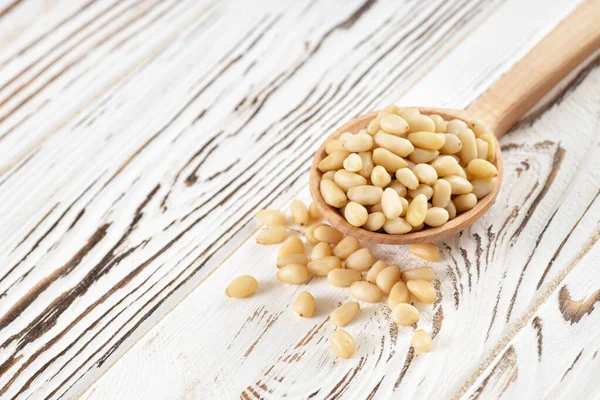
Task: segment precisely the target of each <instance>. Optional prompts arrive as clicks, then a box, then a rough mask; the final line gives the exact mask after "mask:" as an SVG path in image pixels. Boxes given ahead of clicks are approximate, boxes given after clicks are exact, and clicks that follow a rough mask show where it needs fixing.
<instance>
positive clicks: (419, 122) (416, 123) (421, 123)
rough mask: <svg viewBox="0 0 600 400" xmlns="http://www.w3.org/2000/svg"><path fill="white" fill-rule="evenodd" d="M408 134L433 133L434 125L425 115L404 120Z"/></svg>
mask: <svg viewBox="0 0 600 400" xmlns="http://www.w3.org/2000/svg"><path fill="white" fill-rule="evenodd" d="M406 122H408V127H409V128H408V131H409V132H435V124H434V123H433V120H432V119H431V118H429V117H428V116H427V115H423V114H418V115H414V116H412V117H409V118H407V119H406Z"/></svg>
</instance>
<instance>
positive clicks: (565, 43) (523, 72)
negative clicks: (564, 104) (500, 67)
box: [468, 0, 600, 138]
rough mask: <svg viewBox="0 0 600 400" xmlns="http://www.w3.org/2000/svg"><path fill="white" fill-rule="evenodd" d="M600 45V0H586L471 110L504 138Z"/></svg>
mask: <svg viewBox="0 0 600 400" xmlns="http://www.w3.org/2000/svg"><path fill="white" fill-rule="evenodd" d="M599 48H600V0H586V1H584V2H583V3H581V4H580V5H579V6H578V7H577V8H576V9H575V10H574V11H573V12H572V13H571V14H569V15H568V16H567V17H566V18H565V19H564V20H563V21H561V22H560V24H558V26H556V27H555V28H554V29H553V30H552V31H551V32H550V33H549V34H548V35H546V37H544V39H543V40H542V41H541V42H539V43H538V44H537V45H536V46H535V47H534V48H533V49H531V51H529V53H527V54H526V55H525V57H523V58H522V59H521V60H520V61H519V62H518V63H517V64H515V65H514V66H513V67H512V68H511V69H510V71H508V72H507V73H506V74H505V75H504V76H503V77H502V78H501V79H500V80H499V81H498V82H496V83H495V84H494V85H493V86H492V87H491V88H490V89H489V90H488V91H487V92H486V93H485V94H484V95H483V96H481V97H480V98H479V99H478V100H477V101H476V102H475V103H474V104H472V105H471V106H470V107H469V109H468V111H469V114H470V115H473V116H475V117H476V118H479V119H482V120H484V121H485V122H486V123H487V124H488V126H489V127H490V128H491V129H492V130H493V132H494V134H495V135H496V137H497V138H501V137H502V136H503V135H504V134H505V133H506V131H508V130H509V129H510V128H511V127H512V126H513V125H514V124H515V123H516V122H517V121H518V120H519V119H520V118H521V117H522V116H523V115H524V114H525V113H526V112H527V111H528V110H529V109H530V108H531V107H533V106H534V105H535V104H536V103H537V102H538V101H540V100H541V99H542V97H543V96H544V95H545V94H546V93H548V92H549V91H550V90H551V89H552V88H553V87H554V86H555V85H556V84H557V83H559V82H560V80H561V79H563V78H564V77H565V76H566V75H567V74H568V73H569V72H571V71H572V70H573V69H574V68H575V67H577V65H578V64H580V63H581V62H583V61H584V60H585V59H586V58H587V57H588V56H590V55H591V54H592V53H594V51H596V50H598V49H599Z"/></svg>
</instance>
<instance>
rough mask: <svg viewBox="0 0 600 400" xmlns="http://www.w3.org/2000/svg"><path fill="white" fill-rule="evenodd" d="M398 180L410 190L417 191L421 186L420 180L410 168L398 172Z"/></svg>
mask: <svg viewBox="0 0 600 400" xmlns="http://www.w3.org/2000/svg"><path fill="white" fill-rule="evenodd" d="M396 179H398V181H400V183H402V184H403V185H404V186H406V187H407V188H408V189H412V190H414V189H416V188H417V186H419V178H417V176H416V175H415V173H414V172H413V171H411V170H410V169H409V168H401V169H399V170H397V171H396Z"/></svg>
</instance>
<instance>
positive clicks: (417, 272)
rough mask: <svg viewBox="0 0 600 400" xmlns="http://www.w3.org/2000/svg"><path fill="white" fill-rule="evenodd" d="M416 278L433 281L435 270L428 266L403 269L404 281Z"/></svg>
mask: <svg viewBox="0 0 600 400" xmlns="http://www.w3.org/2000/svg"><path fill="white" fill-rule="evenodd" d="M416 279H420V280H423V281H429V282H431V281H432V280H434V279H435V272H434V271H433V268H431V267H427V266H426V267H417V268H411V269H405V270H404V271H402V280H403V281H404V282H408V281H413V280H416Z"/></svg>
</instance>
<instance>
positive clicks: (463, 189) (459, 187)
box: [444, 175, 473, 194]
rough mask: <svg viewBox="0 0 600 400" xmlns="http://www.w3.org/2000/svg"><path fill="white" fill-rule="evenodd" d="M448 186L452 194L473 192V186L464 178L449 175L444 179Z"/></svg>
mask: <svg viewBox="0 0 600 400" xmlns="http://www.w3.org/2000/svg"><path fill="white" fill-rule="evenodd" d="M444 180H445V181H447V182H448V183H449V184H450V188H451V190H452V194H465V193H471V192H472V191H473V185H472V184H471V182H469V181H468V180H467V179H466V178H461V177H460V176H457V175H450V176H446V177H445V178H444Z"/></svg>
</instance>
